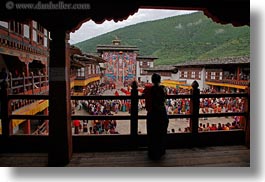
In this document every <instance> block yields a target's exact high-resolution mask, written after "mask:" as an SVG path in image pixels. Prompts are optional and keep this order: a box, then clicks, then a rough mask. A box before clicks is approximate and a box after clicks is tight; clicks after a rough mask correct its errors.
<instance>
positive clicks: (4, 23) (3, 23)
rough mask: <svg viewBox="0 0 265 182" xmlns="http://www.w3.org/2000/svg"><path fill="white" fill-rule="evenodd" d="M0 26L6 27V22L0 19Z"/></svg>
mask: <svg viewBox="0 0 265 182" xmlns="http://www.w3.org/2000/svg"><path fill="white" fill-rule="evenodd" d="M0 26H1V27H4V28H8V22H5V21H0Z"/></svg>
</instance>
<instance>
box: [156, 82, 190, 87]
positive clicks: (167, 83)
mask: <svg viewBox="0 0 265 182" xmlns="http://www.w3.org/2000/svg"><path fill="white" fill-rule="evenodd" d="M185 83H186V82H185V81H174V80H163V81H162V82H161V85H164V86H165V87H172V88H176V86H177V85H178V86H180V85H182V84H185Z"/></svg>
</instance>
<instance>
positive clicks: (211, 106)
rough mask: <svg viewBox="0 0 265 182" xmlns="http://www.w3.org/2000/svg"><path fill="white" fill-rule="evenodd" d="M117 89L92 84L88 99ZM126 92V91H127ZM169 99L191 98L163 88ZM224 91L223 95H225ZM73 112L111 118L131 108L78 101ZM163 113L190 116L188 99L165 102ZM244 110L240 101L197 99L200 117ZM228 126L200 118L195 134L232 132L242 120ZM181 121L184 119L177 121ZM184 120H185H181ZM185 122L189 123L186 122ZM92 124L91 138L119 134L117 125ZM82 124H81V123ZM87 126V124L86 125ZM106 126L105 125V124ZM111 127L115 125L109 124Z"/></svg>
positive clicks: (184, 91)
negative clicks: (83, 112)
mask: <svg viewBox="0 0 265 182" xmlns="http://www.w3.org/2000/svg"><path fill="white" fill-rule="evenodd" d="M115 87H116V86H114V85H112V84H108V85H106V84H98V83H96V84H92V85H90V86H89V89H90V94H89V95H102V94H103V93H104V92H105V91H107V90H117V88H115ZM126 89H127V88H126ZM166 91H167V94H168V95H175V94H190V90H188V89H182V88H178V89H176V88H170V87H166ZM224 92H225V91H222V93H224ZM201 93H204V94H207V93H218V92H217V91H216V90H214V89H203V90H202V91H201ZM75 106H76V109H78V110H81V109H84V110H85V111H87V113H88V114H89V115H113V114H118V113H119V112H129V113H130V108H131V101H130V100H80V101H76V102H75ZM165 106H166V111H167V114H168V115H171V114H190V109H191V108H190V107H191V103H190V99H188V98H178V99H166V103H165ZM145 110H146V103H145V100H144V99H140V100H139V102H138V111H145ZM244 110H245V99H243V98H240V97H234V98H233V97H221V98H201V99H200V109H199V112H200V113H205V114H208V113H227V112H228V113H229V112H244ZM229 118H231V122H227V123H225V124H224V123H211V122H208V123H206V121H207V120H208V118H207V117H204V118H200V121H203V122H201V123H199V126H198V130H199V131H213V130H231V129H238V128H242V127H243V124H242V123H243V117H242V116H235V117H234V118H233V117H229ZM180 120H183V119H180ZM184 120H185V119H184ZM187 120H188V119H187ZM90 122H92V124H91V126H92V129H91V128H90V129H89V130H88V132H89V133H91V134H92V133H93V134H103V133H110V134H114V133H118V131H116V125H117V122H116V121H114V120H113V121H112V120H110V121H105V120H102V121H90ZM83 123H84V122H83ZM87 123H88V121H87ZM106 123H107V124H106ZM110 123H116V124H115V125H114V124H110ZM168 132H169V133H170V132H171V133H175V132H190V128H189V127H186V128H176V129H174V130H173V131H168Z"/></svg>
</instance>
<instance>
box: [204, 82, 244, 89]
mask: <svg viewBox="0 0 265 182" xmlns="http://www.w3.org/2000/svg"><path fill="white" fill-rule="evenodd" d="M205 83H206V84H207V85H214V86H221V87H231V88H237V89H243V90H244V89H246V88H248V86H243V85H234V84H229V83H216V82H205Z"/></svg>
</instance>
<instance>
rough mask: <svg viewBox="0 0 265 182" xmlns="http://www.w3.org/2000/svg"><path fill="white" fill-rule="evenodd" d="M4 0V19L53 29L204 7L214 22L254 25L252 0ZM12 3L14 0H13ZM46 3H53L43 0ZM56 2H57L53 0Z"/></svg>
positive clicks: (0, 7) (0, 4) (1, 4)
mask: <svg viewBox="0 0 265 182" xmlns="http://www.w3.org/2000/svg"><path fill="white" fill-rule="evenodd" d="M6 2H8V0H4V1H1V2H0V12H1V16H0V20H18V21H22V22H23V21H27V20H30V19H34V20H36V21H38V22H39V23H40V24H41V25H43V27H46V28H47V29H48V30H49V31H66V32H74V31H75V30H77V29H78V28H79V27H80V26H81V25H82V23H83V22H86V21H88V20H93V21H95V22H96V23H102V22H104V21H105V20H114V21H122V20H125V19H127V18H128V16H130V15H133V14H134V13H136V12H137V11H138V9H139V8H150V9H175V10H200V11H203V12H204V14H205V15H206V16H208V17H209V18H211V19H213V21H215V22H218V23H222V24H228V23H232V24H233V25H234V26H243V25H250V0H126V1H120V0H112V1H110V0H109V1H106V0H76V1H73V0H72V1H70V0H64V1H63V2H64V3H86V4H90V9H86V10H80V9H79V10H32V9H31V10H25V9H24V10H22V9H20V10H19V9H16V8H12V9H7V8H6ZM9 2H10V1H9ZM12 2H13V3H23V2H25V3H37V2H38V1H33V0H20V1H18V0H13V1H12ZM41 2H42V3H45V2H49V1H47V0H42V1H41ZM53 2H54V3H56V1H53Z"/></svg>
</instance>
